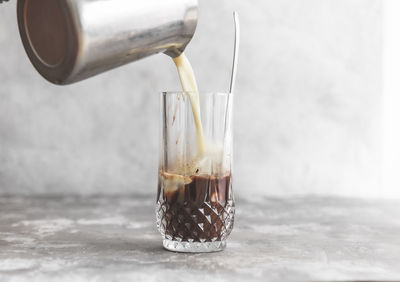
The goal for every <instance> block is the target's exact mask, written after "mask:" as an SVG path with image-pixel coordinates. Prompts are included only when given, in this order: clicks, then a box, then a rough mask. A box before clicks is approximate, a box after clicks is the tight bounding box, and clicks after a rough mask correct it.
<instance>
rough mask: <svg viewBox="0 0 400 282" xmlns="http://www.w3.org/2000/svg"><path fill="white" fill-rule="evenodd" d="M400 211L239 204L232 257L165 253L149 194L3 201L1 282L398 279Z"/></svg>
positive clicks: (347, 205) (310, 201)
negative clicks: (54, 281) (156, 227)
mask: <svg viewBox="0 0 400 282" xmlns="http://www.w3.org/2000/svg"><path fill="white" fill-rule="evenodd" d="M399 206H400V202H399V201H366V200H358V199H344V198H331V197H325V198H322V197H312V198H304V197H303V198H287V199H280V198H263V197H258V198H257V199H256V200H244V199H238V200H237V217H236V222H235V224H236V226H235V228H234V231H233V233H232V235H231V237H230V238H229V241H228V247H227V249H226V250H225V251H223V252H220V253H213V254H178V253H172V252H168V251H165V250H163V249H162V247H161V238H160V235H159V234H158V232H157V231H156V230H155V220H154V200H153V198H150V197H148V196H139V195H136V196H123V197H122V196H120V197H112V196H109V197H104V196H93V197H79V196H54V197H51V196H46V197H44V196H43V197H21V196H13V197H0V280H1V281H53V280H56V281H128V280H129V281H185V282H187V281H251V280H260V281H285V280H302V281H306V280H313V281H315V280H374V279H381V280H396V279H397V280H398V279H400V236H399V235H400V208H399Z"/></svg>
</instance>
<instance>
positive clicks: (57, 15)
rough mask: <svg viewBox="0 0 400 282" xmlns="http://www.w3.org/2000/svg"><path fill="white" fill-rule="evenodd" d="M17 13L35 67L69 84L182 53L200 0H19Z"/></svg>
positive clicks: (56, 80)
mask: <svg viewBox="0 0 400 282" xmlns="http://www.w3.org/2000/svg"><path fill="white" fill-rule="evenodd" d="M17 14H18V25H19V31H20V35H21V39H22V42H23V45H24V47H25V50H26V52H27V54H28V56H29V58H30V60H31V62H32V64H33V65H34V67H35V68H36V69H37V71H38V72H39V73H40V74H41V75H42V76H43V77H44V78H46V79H47V80H49V81H50V82H53V83H56V84H69V83H73V82H77V81H80V80H82V79H85V78H87V77H90V76H94V75H96V74H99V73H101V72H104V71H107V70H109V69H112V68H115V67H118V66H121V65H123V64H126V63H129V62H132V61H135V60H138V59H141V58H144V57H147V56H149V55H152V54H155V53H159V52H164V53H165V54H167V55H169V56H171V57H176V56H178V55H180V54H181V53H182V52H183V50H184V49H185V47H186V45H187V44H188V43H189V41H190V40H191V38H192V37H193V34H194V32H195V29H196V24H197V0H18V4H17Z"/></svg>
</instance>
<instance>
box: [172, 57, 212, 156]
mask: <svg viewBox="0 0 400 282" xmlns="http://www.w3.org/2000/svg"><path fill="white" fill-rule="evenodd" d="M173 60H174V63H175V65H176V68H177V69H178V75H179V79H180V81H181V84H182V89H183V91H184V92H187V95H188V96H189V100H190V104H191V105H192V112H193V118H194V122H195V125H196V134H197V147H198V148H197V149H198V154H199V156H202V155H203V154H204V153H205V145H204V134H203V126H202V124H201V117H200V99H199V90H198V88H197V83H196V79H195V76H194V73H193V69H192V66H191V64H190V62H189V60H188V59H187V57H186V56H185V54H184V53H182V54H181V55H180V56H178V57H176V58H173Z"/></svg>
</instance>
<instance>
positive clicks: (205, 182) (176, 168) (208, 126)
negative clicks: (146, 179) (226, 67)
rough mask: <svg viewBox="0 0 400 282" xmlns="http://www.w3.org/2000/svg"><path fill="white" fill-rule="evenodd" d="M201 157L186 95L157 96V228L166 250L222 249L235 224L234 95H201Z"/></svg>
mask: <svg viewBox="0 0 400 282" xmlns="http://www.w3.org/2000/svg"><path fill="white" fill-rule="evenodd" d="M199 96H200V115H201V122H202V127H203V133H204V139H203V140H204V143H205V144H204V152H202V153H200V152H199V151H200V150H199V144H198V139H197V137H198V135H197V132H196V126H195V122H194V117H193V112H192V105H191V103H190V100H189V97H188V93H184V92H163V93H161V134H160V137H161V138H160V162H159V179H158V192H157V206H156V216H157V227H158V230H159V231H160V232H161V235H162V238H163V246H164V248H166V249H167V250H171V251H177V252H214V251H220V250H223V249H224V248H225V246H226V238H227V237H228V235H229V234H230V233H231V231H232V228H233V222H234V214H235V203H234V198H233V192H232V121H231V118H232V98H233V96H232V94H228V93H200V94H199Z"/></svg>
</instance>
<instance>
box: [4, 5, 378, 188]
mask: <svg viewBox="0 0 400 282" xmlns="http://www.w3.org/2000/svg"><path fill="white" fill-rule="evenodd" d="M15 2H16V1H15V0H14V1H11V2H9V3H6V4H1V5H0V50H1V52H0V194H10V193H18V194H21V193H23V194H31V193H32V194H38V193H81V194H89V193H106V194H114V193H135V192H140V193H148V194H154V193H155V190H156V181H157V159H158V156H157V154H158V147H157V146H158V114H159V112H158V109H159V105H158V102H159V96H158V92H160V91H162V90H179V88H180V86H179V84H178V77H177V74H176V71H175V67H174V65H173V64H172V62H171V61H170V59H169V58H168V57H167V56H165V55H157V56H154V57H152V58H148V59H145V60H142V61H139V62H137V63H133V64H130V65H128V66H124V67H121V68H119V69H116V70H114V71H112V72H109V73H106V74H103V75H100V76H98V77H95V78H92V79H89V80H86V81H84V82H81V83H78V84H75V85H72V86H67V87H60V86H54V85H51V84H49V83H48V82H46V81H45V80H43V79H42V78H41V77H40V76H39V74H37V73H36V71H35V70H34V69H33V67H32V66H31V64H30V62H29V61H28V59H27V57H26V55H25V52H24V50H23V47H22V44H21V42H20V40H19V34H18V29H17V25H16V15H15ZM381 6H382V3H381V1H377V0H331V1H328V0H303V1H289V0H284V1H273V0H268V1H266V0H263V1H261V0H258V1H239V0H235V1H233V0H220V1H211V0H203V1H202V0H200V21H199V24H198V29H197V32H196V35H195V38H194V39H193V41H192V42H191V44H190V45H189V47H188V49H187V55H188V57H189V58H190V60H191V62H192V65H193V67H194V69H195V72H196V74H197V77H198V83H199V86H200V89H201V90H215V91H216V90H222V91H226V90H227V89H228V83H229V75H230V67H231V56H232V42H233V26H232V25H233V22H232V11H233V10H237V11H238V12H239V14H240V19H241V25H242V42H241V43H242V45H241V56H240V61H239V73H238V81H237V93H236V98H235V99H236V100H235V146H236V147H235V179H234V184H235V191H236V193H237V194H239V195H241V196H243V195H246V196H254V195H260V194H261V195H269V196H271V195H272V196H282V195H305V194H322V195H342V196H358V195H361V196H382V192H381V187H380V166H381V151H382V150H381V149H382V148H381V147H382V146H381V144H380V136H381V127H380V120H381V118H380V117H381V111H380V104H381V100H382V95H381V53H382V50H381V49H382V48H381V42H382V39H381V34H382V30H381V29H382V24H381V22H382V8H381ZM383 196H384V195H383Z"/></svg>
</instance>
